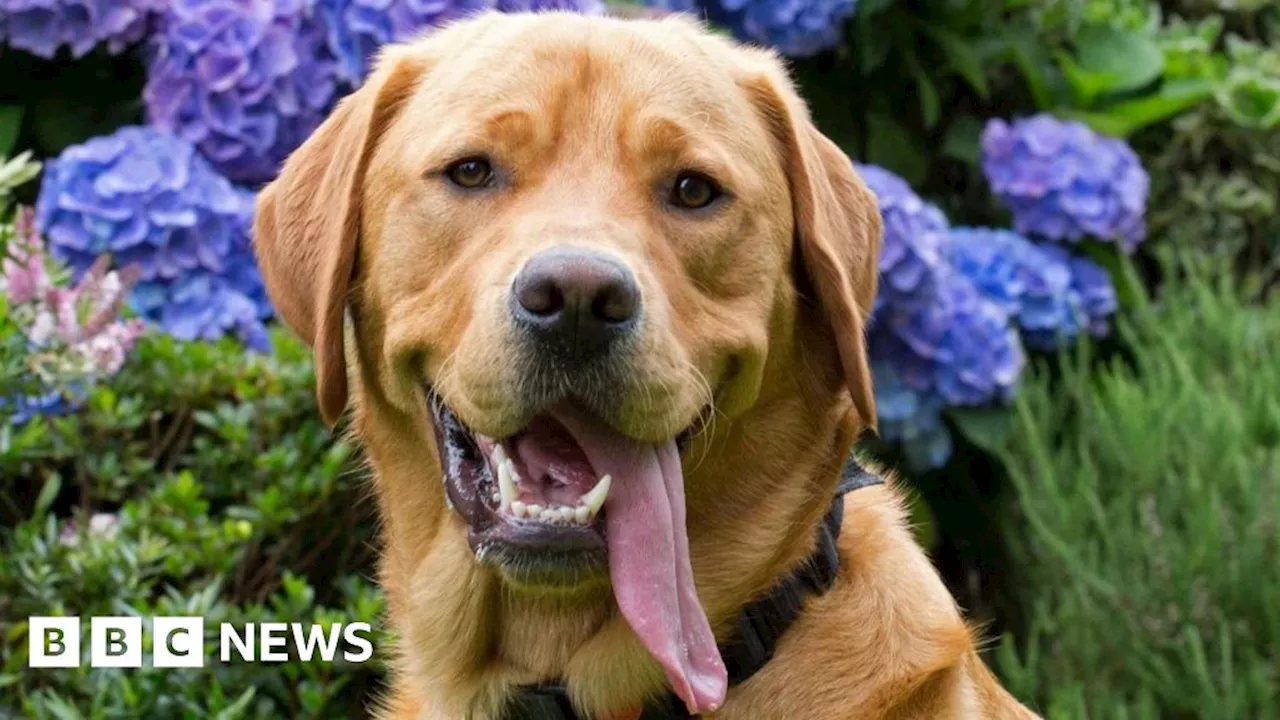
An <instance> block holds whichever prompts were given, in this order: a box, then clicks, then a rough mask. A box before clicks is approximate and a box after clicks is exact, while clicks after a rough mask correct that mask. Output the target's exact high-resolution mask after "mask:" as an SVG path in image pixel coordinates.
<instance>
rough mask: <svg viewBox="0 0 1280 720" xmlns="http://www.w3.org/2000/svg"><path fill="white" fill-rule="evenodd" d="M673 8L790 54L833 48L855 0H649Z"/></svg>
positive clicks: (739, 36)
mask: <svg viewBox="0 0 1280 720" xmlns="http://www.w3.org/2000/svg"><path fill="white" fill-rule="evenodd" d="M648 4H650V5H653V6H656V7H660V8H663V9H665V10H670V11H673V12H692V13H694V14H697V15H700V16H703V17H705V18H706V19H707V20H710V21H711V22H713V23H715V24H716V25H719V26H721V27H725V28H728V29H729V30H731V31H732V32H733V34H734V35H736V36H737V37H738V38H739V39H741V40H746V41H748V42H754V43H760V44H762V45H768V46H771V47H774V48H776V49H777V50H778V51H779V52H781V53H782V54H783V55H788V56H790V57H808V56H811V55H817V54H818V53H821V52H823V51H825V50H831V49H832V48H835V47H836V46H838V45H839V44H840V43H841V42H842V41H843V40H844V30H845V25H846V24H847V22H848V20H849V18H851V17H853V12H854V10H855V8H856V5H857V3H856V1H855V0H648Z"/></svg>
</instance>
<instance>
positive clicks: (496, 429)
mask: <svg viewBox="0 0 1280 720" xmlns="http://www.w3.org/2000/svg"><path fill="white" fill-rule="evenodd" d="M854 100H855V101H856V99H854ZM256 223H257V224H256V243H257V249H258V253H259V258H260V262H261V266H262V270H263V273H264V275H265V278H266V282H267V285H268V288H269V291H270V294H271V298H272V300H273V301H274V303H275V306H276V308H277V309H278V311H279V313H280V315H281V317H283V319H284V320H285V322H286V323H288V325H289V326H290V327H291V328H292V329H293V330H294V331H295V332H297V333H298V334H299V335H300V336H301V337H302V338H303V339H304V340H306V341H307V342H308V343H310V344H311V345H312V346H313V347H314V348H315V359H316V374H317V385H318V387H317V392H318V395H319V401H320V407H321V411H322V413H323V415H324V418H325V419H326V421H328V422H329V423H331V424H332V423H335V422H336V421H337V420H338V418H339V416H340V415H341V414H342V413H343V412H344V409H345V408H347V406H348V405H350V407H351V409H352V411H353V412H352V431H353V433H354V435H355V437H356V438H358V439H359V441H360V442H361V443H362V444H363V445H364V447H365V448H366V450H367V453H368V456H369V459H370V460H371V463H372V468H373V470H374V480H373V482H374V487H375V489H376V494H377V498H378V500H379V504H380V509H381V515H382V518H383V520H384V523H385V527H384V531H383V533H384V537H385V541H386V547H385V551H384V555H383V558H382V583H383V585H384V587H385V589H386V592H387V594H388V598H389V604H390V614H391V617H390V620H391V623H392V625H393V627H394V629H395V630H396V631H398V634H399V637H400V643H399V647H398V651H397V654H396V658H395V660H394V662H393V666H394V678H393V687H392V691H391V693H390V695H389V696H388V697H387V698H386V699H385V703H384V705H383V707H382V708H381V711H382V713H383V715H384V716H385V717H388V718H406V719H407V718H448V719H455V718H475V719H476V720H486V719H489V718H511V717H514V716H519V712H516V713H515V715H514V716H513V714H512V713H513V711H512V710H511V708H512V707H516V706H513V705H512V701H513V699H520V698H525V699H527V698H528V697H530V695H529V693H530V692H534V693H535V695H534V696H533V697H538V696H537V695H536V692H537V691H536V690H535V691H531V690H530V688H531V687H533V686H537V685H538V684H543V686H545V684H547V683H556V684H558V687H559V688H560V690H558V691H556V692H557V693H558V695H556V697H555V701H556V702H557V703H559V705H558V707H560V708H561V711H562V712H563V713H564V714H565V715H566V716H568V715H576V716H578V717H583V718H586V717H591V718H605V717H607V718H635V717H639V716H640V715H641V713H642V712H644V713H648V714H646V715H645V717H671V716H682V715H684V714H685V713H691V714H698V713H700V714H705V715H710V716H714V717H717V718H734V719H739V718H740V719H744V720H760V719H761V718H765V719H769V718H788V719H789V718H809V719H814V720H821V719H827V718H831V719H834V718H853V717H858V718H1019V717H1034V716H1033V715H1031V714H1030V713H1029V712H1028V711H1026V710H1025V709H1023V708H1022V707H1021V706H1020V705H1019V704H1018V703H1017V702H1016V701H1015V700H1014V699H1013V698H1011V697H1010V696H1009V695H1008V694H1007V693H1006V692H1005V691H1004V690H1002V689H1001V687H1000V686H999V685H998V683H997V682H996V680H995V679H994V678H993V676H992V675H991V674H990V673H989V672H988V670H987V669H986V668H985V667H984V665H983V664H982V662H981V661H980V659H979V658H978V656H977V654H976V653H975V649H974V647H975V646H974V638H973V635H972V634H971V632H970V630H969V628H968V627H967V626H966V624H965V623H964V621H963V620H962V618H961V614H960V612H959V611H958V610H957V608H956V606H955V603H954V602H953V600H952V599H951V597H950V596H949V595H948V593H947V591H946V589H945V588H944V586H943V584H942V583H941V582H940V580H939V578H938V576H937V575H936V573H935V571H934V569H933V568H932V567H931V565H930V563H929V561H928V560H927V558H926V557H925V555H924V553H923V552H922V551H921V549H920V548H919V547H918V546H917V545H916V544H915V542H914V541H913V539H912V536H911V533H910V532H909V531H908V528H907V525H906V521H905V519H904V513H903V507H902V502H901V499H900V497H899V495H898V493H897V492H896V491H895V490H894V488H893V486H892V483H891V482H890V483H888V484H872V485H870V486H869V487H865V488H863V489H860V490H857V491H855V492H851V493H850V494H848V495H847V496H845V498H844V501H843V502H844V504H843V522H839V520H840V518H841V516H840V514H839V513H838V512H835V510H834V509H838V508H839V503H840V501H839V499H838V498H837V496H836V485H837V479H838V477H839V476H840V473H841V468H842V466H843V465H844V463H845V460H846V458H847V457H848V456H849V452H850V448H851V446H852V444H853V442H854V440H855V439H856V437H857V436H858V434H859V433H860V432H861V431H862V430H863V429H864V428H865V427H867V426H868V425H870V424H872V423H873V422H874V416H875V406H874V400H873V394H872V389H871V378H870V375H869V372H868V366H867V357H866V349H865V347H864V342H863V323H864V321H865V318H866V316H867V313H868V311H869V309H870V307H871V304H872V298H873V296H874V295H875V292H876V277H877V257H878V252H879V246H880V235H881V227H880V219H879V215H878V213H877V209H876V205H875V201H874V198H873V196H872V195H871V194H870V193H869V192H868V190H867V188H866V186H865V185H864V184H863V183H862V181H861V180H860V179H859V178H858V176H857V175H856V174H855V172H854V170H853V168H852V166H851V164H850V161H849V158H848V157H846V156H845V155H844V154H843V153H842V152H841V151H840V150H839V149H838V148H837V147H836V146H835V145H834V144H833V143H831V142H830V141H829V140H828V139H827V138H825V137H823V135H822V134H821V133H820V132H819V131H818V130H817V129H815V127H814V126H813V124H812V123H811V122H810V120H809V117H808V114H807V111H806V108H805V106H804V104H803V103H802V101H801V100H800V98H799V97H798V96H797V93H796V91H795V89H794V88H793V87H792V84H791V82H790V81H789V80H788V77H787V75H786V73H785V71H784V69H783V67H782V65H781V64H780V63H779V61H778V60H777V59H776V58H775V57H774V56H773V55H772V54H771V53H769V52H767V51H764V50H760V49H751V48H747V47H742V46H739V45H737V44H734V43H732V42H731V41H729V40H726V39H723V38H721V37H717V36H714V35H712V34H709V33H708V32H706V31H704V30H703V29H702V28H701V27H700V26H698V25H696V24H695V23H693V22H691V21H688V20H684V19H678V18H677V19H665V20H620V19H608V18H588V17H580V16H576V15H571V14H558V13H551V14H541V15H484V16H480V17H478V18H475V19H471V20H467V21H465V22H459V23H457V24H456V25H453V26H450V27H448V28H445V29H441V30H439V31H437V32H435V33H433V34H431V35H429V36H427V37H425V38H423V39H421V40H418V41H416V42H412V43H408V44H403V45H398V46H393V47H390V48H388V49H387V50H386V51H385V52H384V53H383V54H382V56H381V58H380V59H379V61H378V62H377V66H376V69H375V70H374V71H373V73H372V74H371V77H370V79H369V81H368V82H367V83H366V84H365V85H364V86H363V87H362V88H361V89H360V90H358V91H357V92H356V93H354V94H353V95H351V96H350V97H348V98H346V99H345V100H344V101H343V102H342V103H341V104H340V106H339V107H338V108H337V110H336V111H335V112H334V113H333V115H332V116H331V117H330V118H329V119H328V120H327V121H326V122H325V123H324V125H323V126H322V127H321V128H320V129H319V130H318V131H317V132H316V133H315V134H314V135H313V136H312V137H311V138H310V139H309V140H308V141H307V142H306V144H305V145H303V146H302V147H301V148H300V149H299V150H298V151H297V152H296V153H294V155H293V156H292V157H291V158H290V159H289V160H288V162H287V164H286V165H285V167H284V169H283V171H282V173H281V175H280V177H279V179H277V180H276V181H275V182H273V183H272V184H271V185H269V186H268V187H267V188H266V189H265V190H264V191H263V192H262V194H261V196H260V199H259V205H258V213H257V221H256ZM344 318H345V322H344ZM824 518H826V519H827V525H826V526H824V524H823V521H824ZM824 527H826V528H827V530H825V531H824V530H823V528H824ZM824 532H825V533H826V534H825V535H824ZM824 538H826V541H827V542H828V543H831V552H830V553H828V554H829V555H830V556H831V557H832V558H833V559H832V561H831V563H830V565H831V567H830V568H829V570H830V572H831V575H830V576H829V577H826V578H825V579H824V580H823V581H822V582H821V583H818V584H817V585H815V586H814V587H813V588H811V589H810V590H808V591H804V592H801V591H796V592H794V593H792V595H791V597H792V598H799V603H798V604H797V606H796V608H795V612H790V613H788V612H784V609H785V608H783V607H782V605H779V604H778V602H777V597H778V596H777V591H776V588H778V587H779V586H780V585H779V583H783V582H784V581H786V580H787V579H788V578H792V582H793V583H794V582H799V581H797V580H795V578H799V579H800V580H813V577H816V576H814V574H813V573H814V572H815V571H813V570H812V568H810V565H811V564H812V563H814V562H816V561H815V558H817V559H821V557H823V555H822V553H821V552H820V551H821V549H822V547H821V546H822V543H823V542H824ZM837 538H838V541H837ZM815 549H816V550H815ZM814 582H815V583H816V582H817V581H814ZM771 593H773V594H771ZM784 595H785V593H784ZM762 598H763V600H762ZM783 599H784V600H785V597H784V598H783ZM762 603H763V604H762ZM770 603H773V604H770ZM748 606H751V607H757V608H759V607H764V609H765V611H766V613H765V614H766V616H768V617H767V619H769V620H770V621H771V622H772V621H775V620H776V621H778V622H780V623H781V625H782V626H783V627H782V630H783V632H781V633H780V634H778V636H777V637H773V636H768V633H765V635H762V637H763V636H768V638H767V639H768V642H767V645H768V647H766V648H764V654H763V655H762V654H761V653H760V652H755V654H754V657H757V658H758V659H760V660H761V662H759V663H758V664H757V666H755V667H752V668H750V670H751V671H750V672H749V673H747V674H748V676H747V677H730V672H729V668H728V664H727V661H728V660H733V659H735V658H736V656H737V654H738V653H739V652H740V651H741V648H739V650H734V651H732V653H731V652H730V651H729V650H727V649H726V648H729V647H732V646H733V643H734V641H735V637H736V636H735V633H738V632H740V630H741V628H742V627H743V623H742V622H741V618H742V617H743V613H744V608H748ZM735 628H737V629H735ZM739 640H740V638H739ZM757 650H759V648H757ZM730 654H733V655H734V657H729V655H730ZM748 655H749V656H750V653H748ZM554 694H555V693H553V695H554ZM662 698H674V699H675V701H674V702H673V703H669V704H668V705H666V706H659V705H655V703H656V702H659V701H660V700H661V699H662ZM655 707H667V708H668V709H667V710H654V709H653V708H655ZM672 708H674V709H672Z"/></svg>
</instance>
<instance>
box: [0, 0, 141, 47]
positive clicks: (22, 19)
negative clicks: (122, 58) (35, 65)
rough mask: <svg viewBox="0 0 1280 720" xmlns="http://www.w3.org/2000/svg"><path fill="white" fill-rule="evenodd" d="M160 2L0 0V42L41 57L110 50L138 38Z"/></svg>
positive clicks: (135, 0)
mask: <svg viewBox="0 0 1280 720" xmlns="http://www.w3.org/2000/svg"><path fill="white" fill-rule="evenodd" d="M163 8H164V2H163V0H0V44H4V45H10V46H12V47H15V48H18V49H20V50H25V51H27V52H29V53H32V54H34V55H39V56H40V57H44V58H52V57H53V56H54V55H56V54H57V52H58V49H59V48H63V47H66V48H68V49H70V51H71V55H72V57H76V58H79V57H83V56H84V55H86V54H87V53H88V52H89V51H90V50H92V49H93V48H95V47H97V46H99V45H106V47H107V51H108V52H110V53H111V54H113V55H114V54H116V53H119V52H120V51H122V50H124V49H125V48H127V47H129V46H131V45H134V44H135V43H137V42H139V41H141V40H142V38H143V35H144V34H145V33H146V31H147V27H148V25H149V24H150V23H151V21H152V20H153V19H154V17H155V15H156V14H157V13H158V12H160V11H161V10H162V9H163Z"/></svg>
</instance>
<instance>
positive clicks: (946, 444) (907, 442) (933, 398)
mask: <svg viewBox="0 0 1280 720" xmlns="http://www.w3.org/2000/svg"><path fill="white" fill-rule="evenodd" d="M871 373H872V375H873V376H874V377H875V387H876V414H877V416H878V419H879V424H880V433H879V434H880V437H881V438H883V439H884V440H886V441H888V442H892V443H899V444H900V445H901V447H902V450H903V454H904V456H905V458H906V461H907V464H908V465H909V466H910V467H911V469H913V470H916V471H927V470H932V469H935V468H939V467H942V466H943V465H945V464H946V462H947V460H948V459H950V457H951V452H952V449H953V446H952V439H951V432H950V431H949V430H948V429H947V426H946V423H945V422H944V421H943V419H942V410H943V403H942V398H941V397H940V396H938V394H937V393H933V392H929V391H924V392H922V391H919V390H916V389H914V388H912V387H911V386H909V385H907V384H906V383H904V382H902V380H901V378H899V377H898V374H897V373H896V372H894V369H893V366H892V365H891V364H890V363H888V362H873V363H872V365H871Z"/></svg>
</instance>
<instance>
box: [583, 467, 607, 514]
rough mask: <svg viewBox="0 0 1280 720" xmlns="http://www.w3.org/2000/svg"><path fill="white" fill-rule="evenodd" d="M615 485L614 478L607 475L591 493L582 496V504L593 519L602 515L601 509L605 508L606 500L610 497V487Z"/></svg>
mask: <svg viewBox="0 0 1280 720" xmlns="http://www.w3.org/2000/svg"><path fill="white" fill-rule="evenodd" d="M611 484H613V477H612V476H610V475H605V476H604V477H602V478H600V482H598V483H596V486H595V487H593V488H591V491H590V492H588V493H587V494H586V495H583V496H582V504H583V505H585V506H586V507H587V510H588V512H590V514H591V517H595V516H596V515H598V514H599V513H600V508H602V507H604V499H605V498H607V497H609V486H610V485H611Z"/></svg>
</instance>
